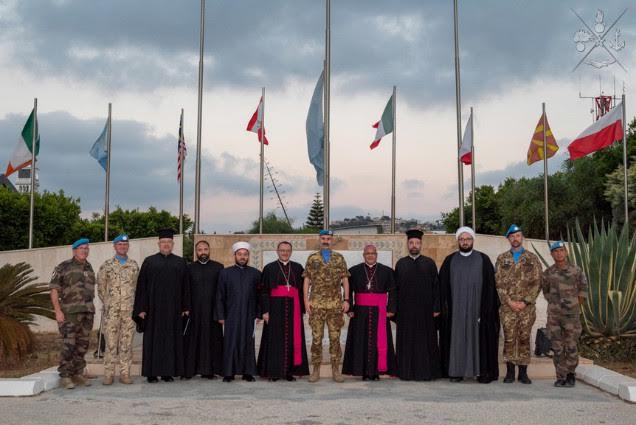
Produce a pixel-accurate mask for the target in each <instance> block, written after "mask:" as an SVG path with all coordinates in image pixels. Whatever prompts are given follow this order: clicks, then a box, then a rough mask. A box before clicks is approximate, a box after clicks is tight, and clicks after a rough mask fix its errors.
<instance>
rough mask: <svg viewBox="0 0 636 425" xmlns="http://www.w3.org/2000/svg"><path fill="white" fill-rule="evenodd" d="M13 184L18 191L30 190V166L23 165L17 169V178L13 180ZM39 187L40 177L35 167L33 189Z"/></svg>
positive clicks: (36, 189)
mask: <svg viewBox="0 0 636 425" xmlns="http://www.w3.org/2000/svg"><path fill="white" fill-rule="evenodd" d="M15 186H16V188H17V189H18V192H20V193H30V192H31V166H28V167H24V168H23V169H21V170H18V178H17V179H16V180H15ZM39 188H40V179H39V176H38V169H37V168H36V169H35V191H36V192H37V191H38V189H39Z"/></svg>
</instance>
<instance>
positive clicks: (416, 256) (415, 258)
mask: <svg viewBox="0 0 636 425" xmlns="http://www.w3.org/2000/svg"><path fill="white" fill-rule="evenodd" d="M421 255H422V254H417V255H411V254H409V257H411V258H412V259H414V260H417V259H418V257H420V256H421Z"/></svg>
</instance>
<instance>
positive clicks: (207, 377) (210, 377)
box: [201, 375, 216, 379]
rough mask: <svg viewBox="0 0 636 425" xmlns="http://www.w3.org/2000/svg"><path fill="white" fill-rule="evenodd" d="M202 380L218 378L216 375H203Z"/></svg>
mask: <svg viewBox="0 0 636 425" xmlns="http://www.w3.org/2000/svg"><path fill="white" fill-rule="evenodd" d="M201 378H205V379H216V376H214V375H201Z"/></svg>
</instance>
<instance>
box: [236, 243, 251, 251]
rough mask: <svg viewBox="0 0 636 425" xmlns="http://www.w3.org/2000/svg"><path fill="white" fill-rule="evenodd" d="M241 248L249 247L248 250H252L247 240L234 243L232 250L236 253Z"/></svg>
mask: <svg viewBox="0 0 636 425" xmlns="http://www.w3.org/2000/svg"><path fill="white" fill-rule="evenodd" d="M239 249H247V250H248V251H249V250H250V244H249V243H247V242H242V241H241V242H237V243H235V244H234V245H232V252H233V253H236V251H238V250H239Z"/></svg>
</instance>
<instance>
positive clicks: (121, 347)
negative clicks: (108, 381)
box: [102, 308, 135, 376]
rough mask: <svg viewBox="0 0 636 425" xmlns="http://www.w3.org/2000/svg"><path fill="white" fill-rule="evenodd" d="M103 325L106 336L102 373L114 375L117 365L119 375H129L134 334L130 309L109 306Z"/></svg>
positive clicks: (133, 323)
mask: <svg viewBox="0 0 636 425" xmlns="http://www.w3.org/2000/svg"><path fill="white" fill-rule="evenodd" d="M103 326H104V327H103V329H102V333H103V334H104V337H105V338H106V352H105V353H104V375H106V376H114V375H115V369H116V366H117V365H119V373H120V374H121V375H130V365H131V364H132V358H133V347H132V344H133V338H134V336H135V322H133V320H132V311H129V310H120V309H117V308H109V309H108V311H107V312H106V313H105V315H104V324H103Z"/></svg>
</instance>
